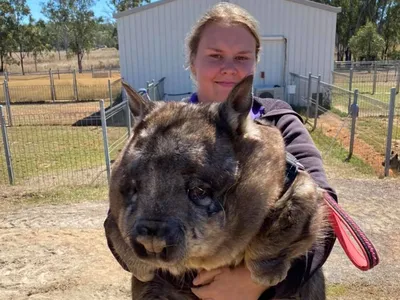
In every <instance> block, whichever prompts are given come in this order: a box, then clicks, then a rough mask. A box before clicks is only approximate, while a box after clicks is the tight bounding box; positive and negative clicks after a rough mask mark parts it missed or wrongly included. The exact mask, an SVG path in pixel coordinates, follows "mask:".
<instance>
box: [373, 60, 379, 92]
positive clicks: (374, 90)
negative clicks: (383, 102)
mask: <svg viewBox="0 0 400 300" xmlns="http://www.w3.org/2000/svg"><path fill="white" fill-rule="evenodd" d="M377 75H378V73H377V70H376V62H374V82H373V85H372V95H375V93H376V77H377Z"/></svg>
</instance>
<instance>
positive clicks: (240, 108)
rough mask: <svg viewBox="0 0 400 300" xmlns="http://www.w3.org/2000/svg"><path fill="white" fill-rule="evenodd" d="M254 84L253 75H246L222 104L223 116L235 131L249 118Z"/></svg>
mask: <svg viewBox="0 0 400 300" xmlns="http://www.w3.org/2000/svg"><path fill="white" fill-rule="evenodd" d="M252 86H253V75H249V76H246V77H245V78H243V79H242V80H241V81H240V82H239V83H238V84H237V85H236V86H235V87H234V88H233V89H232V91H231V92H230V93H229V95H228V98H227V99H226V101H225V102H224V103H223V104H222V106H221V112H222V115H223V117H224V118H225V119H226V120H227V121H228V123H229V125H230V126H231V127H232V129H234V130H235V131H236V129H237V128H238V127H240V126H241V125H242V123H243V122H244V120H245V119H246V118H247V116H248V114H249V112H250V109H251V106H252V105H253V97H252V96H251V89H252Z"/></svg>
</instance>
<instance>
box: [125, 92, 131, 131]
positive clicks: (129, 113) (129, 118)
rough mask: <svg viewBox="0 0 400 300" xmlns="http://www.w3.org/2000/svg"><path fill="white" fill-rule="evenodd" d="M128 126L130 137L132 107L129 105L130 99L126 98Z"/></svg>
mask: <svg viewBox="0 0 400 300" xmlns="http://www.w3.org/2000/svg"><path fill="white" fill-rule="evenodd" d="M125 110H126V122H127V123H126V125H127V126H126V127H127V129H128V139H129V137H130V136H131V108H130V106H129V99H126V108H125Z"/></svg>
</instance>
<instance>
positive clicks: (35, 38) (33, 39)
mask: <svg viewBox="0 0 400 300" xmlns="http://www.w3.org/2000/svg"><path fill="white" fill-rule="evenodd" d="M29 26H30V28H29V33H30V34H29V37H28V38H29V48H28V50H29V52H32V54H33V58H34V61H35V71H36V72H37V58H38V55H41V54H42V53H43V52H45V51H50V50H51V45H50V42H49V36H48V34H47V31H46V24H45V22H44V21H43V20H39V21H38V22H36V23H32V24H30V25H29Z"/></svg>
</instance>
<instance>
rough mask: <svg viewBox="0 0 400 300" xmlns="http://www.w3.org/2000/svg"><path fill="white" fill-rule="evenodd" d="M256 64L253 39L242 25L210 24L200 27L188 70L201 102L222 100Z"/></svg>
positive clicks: (254, 41)
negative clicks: (193, 78)
mask: <svg viewBox="0 0 400 300" xmlns="http://www.w3.org/2000/svg"><path fill="white" fill-rule="evenodd" d="M255 67H256V40H255V38H254V37H253V35H252V34H251V33H250V32H249V31H248V30H247V29H246V28H245V27H243V26H240V25H234V26H223V25H221V24H209V25H207V26H206V27H205V29H204V30H203V33H202V36H201V39H200V43H199V45H198V49H197V54H196V57H195V58H194V60H193V61H192V65H191V71H192V73H193V75H194V76H195V78H196V81H197V88H198V90H197V94H198V97H199V101H200V102H222V101H225V100H226V98H227V97H228V95H229V92H230V91H231V90H232V88H233V87H234V86H235V84H236V83H238V82H239V81H240V80H242V79H243V78H244V77H246V76H247V75H249V74H253V73H254V70H255Z"/></svg>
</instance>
